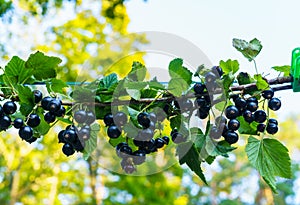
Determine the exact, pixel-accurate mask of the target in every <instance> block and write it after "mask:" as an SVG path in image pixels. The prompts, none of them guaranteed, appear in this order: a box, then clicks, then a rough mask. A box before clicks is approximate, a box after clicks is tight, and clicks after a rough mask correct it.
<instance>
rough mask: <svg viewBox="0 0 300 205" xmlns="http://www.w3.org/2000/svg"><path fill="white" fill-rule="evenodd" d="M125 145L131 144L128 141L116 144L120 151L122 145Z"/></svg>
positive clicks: (117, 149)
mask: <svg viewBox="0 0 300 205" xmlns="http://www.w3.org/2000/svg"><path fill="white" fill-rule="evenodd" d="M123 146H129V145H128V144H127V143H126V142H120V143H119V144H117V146H116V151H117V152H118V151H120V149H121V147H123Z"/></svg>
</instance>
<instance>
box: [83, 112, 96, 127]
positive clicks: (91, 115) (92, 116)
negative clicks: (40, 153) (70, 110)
mask: <svg viewBox="0 0 300 205" xmlns="http://www.w3.org/2000/svg"><path fill="white" fill-rule="evenodd" d="M95 120H96V116H95V114H94V113H93V112H92V111H88V112H87V113H86V121H85V123H86V124H88V125H90V124H92V123H93V122H95Z"/></svg>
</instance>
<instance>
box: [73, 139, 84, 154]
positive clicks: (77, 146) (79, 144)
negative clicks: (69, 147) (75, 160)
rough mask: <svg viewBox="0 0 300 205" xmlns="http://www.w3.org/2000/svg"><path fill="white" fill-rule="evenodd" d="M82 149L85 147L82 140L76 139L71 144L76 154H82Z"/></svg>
mask: <svg viewBox="0 0 300 205" xmlns="http://www.w3.org/2000/svg"><path fill="white" fill-rule="evenodd" d="M84 147H85V141H84V140H79V139H76V140H75V142H74V143H73V148H74V149H75V150H76V151H77V152H82V151H83V150H84Z"/></svg>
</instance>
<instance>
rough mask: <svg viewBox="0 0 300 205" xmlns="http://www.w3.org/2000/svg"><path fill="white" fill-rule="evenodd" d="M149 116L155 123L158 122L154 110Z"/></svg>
mask: <svg viewBox="0 0 300 205" xmlns="http://www.w3.org/2000/svg"><path fill="white" fill-rule="evenodd" d="M149 118H150V120H151V122H153V123H156V122H157V116H156V114H155V113H154V112H150V113H149Z"/></svg>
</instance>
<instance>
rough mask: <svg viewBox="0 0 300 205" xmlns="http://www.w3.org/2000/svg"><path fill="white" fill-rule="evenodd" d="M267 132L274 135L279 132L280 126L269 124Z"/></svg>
mask: <svg viewBox="0 0 300 205" xmlns="http://www.w3.org/2000/svg"><path fill="white" fill-rule="evenodd" d="M266 130H267V132H268V133H269V134H271V135H274V134H276V133H277V132H278V126H277V125H276V124H274V123H268V125H267V128H266Z"/></svg>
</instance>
